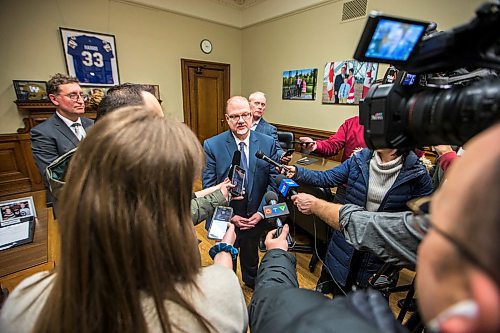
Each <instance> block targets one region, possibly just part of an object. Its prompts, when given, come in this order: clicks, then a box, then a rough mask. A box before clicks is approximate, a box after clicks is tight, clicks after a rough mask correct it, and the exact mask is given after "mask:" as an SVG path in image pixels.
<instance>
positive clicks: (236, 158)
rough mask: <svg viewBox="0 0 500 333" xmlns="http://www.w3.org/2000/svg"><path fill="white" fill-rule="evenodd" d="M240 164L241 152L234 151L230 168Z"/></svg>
mask: <svg viewBox="0 0 500 333" xmlns="http://www.w3.org/2000/svg"><path fill="white" fill-rule="evenodd" d="M240 164H241V152H240V151H239V150H235V151H234V154H233V161H232V162H231V165H232V166H235V165H238V166H239V165H240Z"/></svg>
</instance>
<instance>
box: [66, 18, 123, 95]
mask: <svg viewBox="0 0 500 333" xmlns="http://www.w3.org/2000/svg"><path fill="white" fill-rule="evenodd" d="M59 30H60V32H61V41H62V45H63V50H64V55H65V59H66V67H67V69H68V74H70V75H72V76H75V77H76V78H78V80H79V81H80V84H81V85H82V86H90V85H92V86H114V85H117V84H120V76H119V74H118V59H117V55H116V44H115V36H113V35H108V34H102V33H97V32H90V31H82V30H74V29H67V28H59Z"/></svg>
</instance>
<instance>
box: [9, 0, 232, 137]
mask: <svg viewBox="0 0 500 333" xmlns="http://www.w3.org/2000/svg"><path fill="white" fill-rule="evenodd" d="M0 8H1V9H0V41H1V47H0V50H1V51H0V64H1V66H0V133H11V132H15V131H16V130H17V128H19V127H22V126H23V125H22V121H21V119H22V117H21V115H20V114H19V112H18V111H17V109H16V106H15V104H14V103H13V101H14V100H15V99H16V95H15V93H14V88H13V87H12V80H16V79H20V80H43V81H46V80H48V78H49V75H51V74H54V73H57V72H62V73H66V65H65V61H64V57H63V50H62V44H61V38H60V34H59V27H67V28H74V29H80V30H88V31H95V32H102V33H109V34H113V35H115V37H116V48H117V54H118V65H119V72H120V81H121V82H142V83H151V84H159V85H160V94H161V98H162V100H163V109H164V111H165V112H167V113H171V114H172V115H174V117H175V118H176V119H178V120H183V111H182V109H183V108H182V86H181V68H180V63H181V61H180V59H181V58H187V59H197V60H204V61H213V62H221V63H229V64H231V93H232V94H239V93H240V90H241V81H242V80H241V30H239V29H236V28H230V27H227V26H224V25H220V24H215V23H210V22H206V21H203V20H199V19H194V18H190V17H186V16H181V15H177V14H172V13H169V12H166V11H160V10H154V9H150V8H144V7H140V6H137V5H130V4H125V3H121V2H115V1H109V2H108V1H102V0H86V1H70V0H47V1H39V0H38V1H36V0H23V1H17V0H7V1H2V3H1V4H0ZM203 38H208V39H210V40H211V41H212V43H213V46H214V47H213V51H212V53H211V54H210V55H205V54H204V53H202V52H201V50H200V47H199V45H200V41H201V40H202V39H203Z"/></svg>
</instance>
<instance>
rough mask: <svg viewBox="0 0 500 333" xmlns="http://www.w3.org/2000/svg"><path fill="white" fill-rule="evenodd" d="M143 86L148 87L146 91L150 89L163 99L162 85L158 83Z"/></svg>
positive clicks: (157, 97) (158, 98)
mask: <svg viewBox="0 0 500 333" xmlns="http://www.w3.org/2000/svg"><path fill="white" fill-rule="evenodd" d="M143 86H144V87H145V88H146V91H149V92H150V93H152V94H153V95H155V97H156V99H157V100H159V101H160V100H161V98H160V86H159V85H157V84H143Z"/></svg>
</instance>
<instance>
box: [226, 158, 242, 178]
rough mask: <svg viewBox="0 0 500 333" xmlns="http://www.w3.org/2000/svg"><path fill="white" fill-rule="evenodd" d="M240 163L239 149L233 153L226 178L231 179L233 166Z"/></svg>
mask: <svg viewBox="0 0 500 333" xmlns="http://www.w3.org/2000/svg"><path fill="white" fill-rule="evenodd" d="M240 164H241V152H240V151H239V150H235V151H234V154H233V160H232V162H231V166H230V167H229V173H228V174H227V178H229V179H230V180H231V181H232V180H233V173H234V166H235V165H237V166H240Z"/></svg>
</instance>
